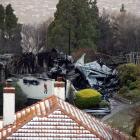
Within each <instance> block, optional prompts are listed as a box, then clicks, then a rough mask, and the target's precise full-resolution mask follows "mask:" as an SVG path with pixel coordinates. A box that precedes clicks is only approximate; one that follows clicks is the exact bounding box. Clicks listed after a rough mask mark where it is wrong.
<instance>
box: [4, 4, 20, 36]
mask: <svg viewBox="0 0 140 140" xmlns="http://www.w3.org/2000/svg"><path fill="white" fill-rule="evenodd" d="M17 21H18V19H17V17H16V15H15V14H14V10H13V8H12V6H11V4H8V5H7V6H6V9H5V31H6V33H7V34H8V35H9V37H11V35H12V34H13V31H14V29H15V28H16V27H17Z"/></svg>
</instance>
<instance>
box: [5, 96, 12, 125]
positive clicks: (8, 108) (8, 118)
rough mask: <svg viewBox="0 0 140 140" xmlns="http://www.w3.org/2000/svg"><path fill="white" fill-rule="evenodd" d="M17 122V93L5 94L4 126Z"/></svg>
mask: <svg viewBox="0 0 140 140" xmlns="http://www.w3.org/2000/svg"><path fill="white" fill-rule="evenodd" d="M14 121H15V93H4V94H3V125H4V126H5V125H9V124H12V123H13V122H14Z"/></svg>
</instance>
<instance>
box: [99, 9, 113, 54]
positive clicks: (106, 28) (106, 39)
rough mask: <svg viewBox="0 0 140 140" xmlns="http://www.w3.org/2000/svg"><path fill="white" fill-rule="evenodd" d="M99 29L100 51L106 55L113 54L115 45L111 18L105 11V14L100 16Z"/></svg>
mask: <svg viewBox="0 0 140 140" xmlns="http://www.w3.org/2000/svg"><path fill="white" fill-rule="evenodd" d="M99 29H100V38H99V42H98V48H97V49H98V51H100V52H102V53H105V54H111V53H112V52H111V51H112V49H111V47H112V44H113V41H112V40H113V32H112V27H111V22H110V17H109V15H108V14H107V12H106V11H105V9H103V13H102V15H101V16H100V19H99Z"/></svg>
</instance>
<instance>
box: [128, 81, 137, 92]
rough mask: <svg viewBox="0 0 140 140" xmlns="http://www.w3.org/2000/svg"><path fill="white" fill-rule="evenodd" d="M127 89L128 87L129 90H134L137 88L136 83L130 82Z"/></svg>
mask: <svg viewBox="0 0 140 140" xmlns="http://www.w3.org/2000/svg"><path fill="white" fill-rule="evenodd" d="M128 87H129V89H130V90H133V89H136V88H137V83H136V82H131V83H130V84H129V86H128Z"/></svg>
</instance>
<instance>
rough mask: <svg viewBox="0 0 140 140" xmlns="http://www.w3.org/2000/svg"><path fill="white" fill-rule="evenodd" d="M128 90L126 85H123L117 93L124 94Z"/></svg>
mask: <svg viewBox="0 0 140 140" xmlns="http://www.w3.org/2000/svg"><path fill="white" fill-rule="evenodd" d="M128 91H129V89H128V87H127V86H123V87H122V88H120V90H119V94H124V93H127V92H128Z"/></svg>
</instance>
